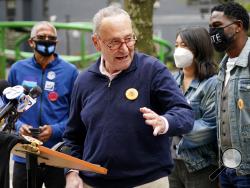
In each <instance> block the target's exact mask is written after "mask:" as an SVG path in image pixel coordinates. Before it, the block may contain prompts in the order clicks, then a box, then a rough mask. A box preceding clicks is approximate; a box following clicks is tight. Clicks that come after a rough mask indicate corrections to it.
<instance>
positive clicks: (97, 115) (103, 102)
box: [63, 6, 194, 188]
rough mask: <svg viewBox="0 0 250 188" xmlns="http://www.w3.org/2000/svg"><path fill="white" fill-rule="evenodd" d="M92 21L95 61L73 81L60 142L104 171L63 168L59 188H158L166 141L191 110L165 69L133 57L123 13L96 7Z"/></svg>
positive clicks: (185, 128)
mask: <svg viewBox="0 0 250 188" xmlns="http://www.w3.org/2000/svg"><path fill="white" fill-rule="evenodd" d="M93 23H94V24H93V25H94V28H93V35H92V41H93V44H94V46H95V48H96V49H97V51H100V52H101V57H100V58H99V59H98V60H97V62H96V63H95V64H93V65H92V66H90V67H89V68H88V69H87V70H85V71H84V72H82V73H80V75H79V77H78V78H77V80H76V82H75V85H74V88H73V92H72V101H71V107H70V118H69V121H68V124H67V126H66V129H65V133H64V136H63V137H64V141H65V144H66V146H68V147H69V148H71V151H70V155H72V156H74V157H77V158H79V159H83V160H85V161H88V162H91V163H94V164H98V165H101V166H103V167H105V168H107V169H108V173H107V175H100V174H96V173H91V172H86V171H80V172H79V171H76V170H73V169H69V170H66V188H83V187H84V188H85V187H109V188H112V187H114V188H117V187H119V188H123V187H141V188H142V187H144V188H145V187H158V188H166V187H168V177H167V176H168V175H169V174H170V172H171V170H172V168H173V162H172V159H171V153H170V146H171V143H170V136H174V135H178V134H185V133H188V132H189V131H190V130H191V129H192V127H193V122H194V118H193V112H192V109H191V107H190V106H189V105H188V103H187V102H186V99H185V97H184V96H183V94H182V93H181V91H180V89H179V88H178V86H177V84H176V81H175V80H174V78H173V77H172V75H171V73H170V72H169V71H168V69H167V68H166V66H165V65H164V64H163V63H161V62H160V61H159V60H158V59H156V58H154V57H152V56H149V55H146V54H143V53H139V52H135V43H136V40H137V39H136V36H135V34H134V32H133V29H132V23H131V19H130V16H129V15H128V13H127V12H126V11H124V10H123V9H121V8H118V7H115V6H109V7H106V8H103V9H101V10H99V11H98V12H97V13H96V14H95V16H94V18H93Z"/></svg>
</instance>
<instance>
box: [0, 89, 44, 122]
mask: <svg viewBox="0 0 250 188" xmlns="http://www.w3.org/2000/svg"><path fill="white" fill-rule="evenodd" d="M41 93H42V90H41V88H40V87H38V86H36V87H34V88H32V89H31V90H30V91H28V89H27V87H25V88H24V87H23V86H20V85H17V86H14V87H7V88H5V89H4V91H3V95H5V97H6V98H7V99H8V100H9V102H8V104H6V105H5V107H4V108H3V109H2V110H1V111H0V120H2V119H3V118H5V117H6V116H7V115H8V114H14V115H15V114H18V113H22V112H24V111H26V110H28V109H29V108H30V107H31V106H33V105H34V104H35V103H36V98H37V97H38V96H39V95H40V94H41Z"/></svg>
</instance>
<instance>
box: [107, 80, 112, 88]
mask: <svg viewBox="0 0 250 188" xmlns="http://www.w3.org/2000/svg"><path fill="white" fill-rule="evenodd" d="M111 82H112V80H110V79H109V83H108V87H110V86H111Z"/></svg>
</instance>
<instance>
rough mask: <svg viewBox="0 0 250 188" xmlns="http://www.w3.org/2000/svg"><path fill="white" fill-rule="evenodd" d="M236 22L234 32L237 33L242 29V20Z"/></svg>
mask: <svg viewBox="0 0 250 188" xmlns="http://www.w3.org/2000/svg"><path fill="white" fill-rule="evenodd" d="M236 24H237V28H236V33H239V32H240V31H242V30H244V26H243V22H242V21H241V20H239V21H237V22H236Z"/></svg>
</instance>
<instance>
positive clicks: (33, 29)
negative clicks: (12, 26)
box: [30, 21, 57, 38]
mask: <svg viewBox="0 0 250 188" xmlns="http://www.w3.org/2000/svg"><path fill="white" fill-rule="evenodd" d="M43 25H46V26H49V27H50V28H51V29H53V30H54V33H55V36H57V32H56V28H55V26H53V25H52V24H51V23H50V22H48V21H41V22H37V23H36V24H35V25H34V26H33V27H32V29H31V33H30V38H33V37H35V36H36V33H37V30H38V29H39V27H41V26H43Z"/></svg>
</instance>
